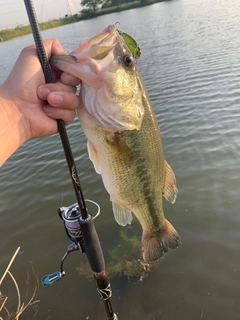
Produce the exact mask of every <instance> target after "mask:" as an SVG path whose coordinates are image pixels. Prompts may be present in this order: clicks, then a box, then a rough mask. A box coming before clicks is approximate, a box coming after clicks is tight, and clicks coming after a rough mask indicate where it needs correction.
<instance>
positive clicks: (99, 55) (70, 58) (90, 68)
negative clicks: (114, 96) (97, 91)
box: [50, 25, 119, 87]
mask: <svg viewBox="0 0 240 320" xmlns="http://www.w3.org/2000/svg"><path fill="white" fill-rule="evenodd" d="M116 31H117V29H116V26H115V25H109V26H108V27H107V28H105V29H104V30H103V31H102V32H100V33H99V34H97V35H96V36H94V37H92V38H91V39H89V40H87V41H85V42H83V43H82V44H80V45H79V47H78V48H77V49H75V50H73V51H72V52H71V53H70V54H69V55H54V56H52V57H51V59H50V64H51V66H53V67H55V68H57V69H59V70H62V71H65V72H68V73H70V74H72V75H74V76H76V77H77V78H79V79H81V80H82V81H83V82H85V83H91V85H93V87H95V85H94V83H95V81H94V78H96V76H97V75H98V74H99V72H100V71H101V70H102V69H104V68H106V67H107V65H108V64H109V62H110V61H111V59H113V53H112V51H113V48H114V47H115V46H116V44H117V42H118V41H119V36H118V33H117V32H116ZM95 80H96V79H95Z"/></svg>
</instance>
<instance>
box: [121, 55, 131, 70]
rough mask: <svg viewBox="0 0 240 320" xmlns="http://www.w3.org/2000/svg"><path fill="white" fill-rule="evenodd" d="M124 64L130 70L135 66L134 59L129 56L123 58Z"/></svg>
mask: <svg viewBox="0 0 240 320" xmlns="http://www.w3.org/2000/svg"><path fill="white" fill-rule="evenodd" d="M123 62H124V64H125V66H126V67H128V68H129V67H130V66H131V65H132V64H133V58H132V57H131V56H129V55H125V56H124V57H123Z"/></svg>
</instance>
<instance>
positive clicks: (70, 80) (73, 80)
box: [60, 72, 80, 87]
mask: <svg viewBox="0 0 240 320" xmlns="http://www.w3.org/2000/svg"><path fill="white" fill-rule="evenodd" d="M60 80H61V82H62V83H64V84H66V85H69V86H74V87H76V86H77V85H79V84H80V79H79V78H77V77H75V76H73V75H71V74H70V73H67V72H63V73H62V74H61V77H60Z"/></svg>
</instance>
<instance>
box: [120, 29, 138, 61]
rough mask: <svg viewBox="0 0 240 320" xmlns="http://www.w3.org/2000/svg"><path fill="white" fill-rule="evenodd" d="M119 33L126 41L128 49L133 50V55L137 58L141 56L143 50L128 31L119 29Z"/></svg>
mask: <svg viewBox="0 0 240 320" xmlns="http://www.w3.org/2000/svg"><path fill="white" fill-rule="evenodd" d="M118 32H119V34H120V35H121V36H122V38H123V40H124V42H125V43H126V45H127V47H128V49H129V50H130V51H131V53H132V55H133V57H134V58H135V59H139V58H140V56H141V51H140V48H139V46H138V44H137V42H136V41H135V40H134V39H133V38H132V37H131V36H129V35H128V34H127V33H125V32H122V31H120V30H118Z"/></svg>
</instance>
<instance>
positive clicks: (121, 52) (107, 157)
mask: <svg viewBox="0 0 240 320" xmlns="http://www.w3.org/2000/svg"><path fill="white" fill-rule="evenodd" d="M50 62H51V65H53V66H54V67H57V68H59V69H60V70H62V71H65V72H68V73H70V74H72V75H74V76H76V77H78V78H79V79H81V89H80V93H79V95H80V98H81V105H80V107H79V108H78V117H79V120H80V123H81V126H82V128H83V130H84V132H85V134H86V136H87V139H88V145H87V147H88V153H89V157H90V159H91V161H92V162H93V165H94V167H95V170H96V172H97V173H99V174H101V176H102V180H103V183H104V186H105V188H106V190H107V191H108V193H109V194H110V197H111V201H112V207H113V213H114V217H115V219H116V221H117V222H118V223H119V224H120V225H123V226H124V225H127V224H130V223H131V221H132V213H133V214H134V215H135V216H136V217H137V219H138V221H139V222H140V224H141V226H142V229H143V234H142V255H143V259H144V260H145V261H146V262H153V261H157V260H158V259H159V258H160V257H161V256H162V255H163V253H164V252H167V251H168V249H174V248H176V247H178V245H179V243H180V242H181V240H180V237H179V235H178V233H177V231H176V230H175V229H174V227H173V226H172V225H171V224H170V222H168V221H167V220H166V219H165V217H164V213H163V205H162V196H164V197H165V198H166V199H167V200H168V201H170V202H172V203H174V202H175V200H176V197H177V187H176V179H175V175H174V173H173V171H172V169H171V167H170V166H169V164H168V163H167V162H166V161H165V159H164V154H163V150H162V143H161V137H160V130H159V127H158V124H157V121H156V118H155V115H154V112H153V110H152V107H151V103H150V99H149V97H148V94H147V91H146V88H145V86H144V84H143V81H142V79H141V77H140V75H139V73H138V71H137V68H136V65H135V63H134V57H133V55H132V53H131V52H130V50H129V48H128V47H127V45H126V43H125V42H124V41H123V40H122V39H121V38H120V36H119V32H118V31H117V29H116V27H115V26H114V25H111V26H108V27H107V28H106V29H104V30H103V31H102V32H101V33H99V34H98V35H96V36H95V37H93V38H91V39H90V40H88V41H86V42H84V43H82V44H80V46H79V47H78V48H77V49H76V50H74V51H73V52H71V54H70V55H69V56H67V55H66V56H60V55H56V56H53V57H52V58H51V61H50Z"/></svg>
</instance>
